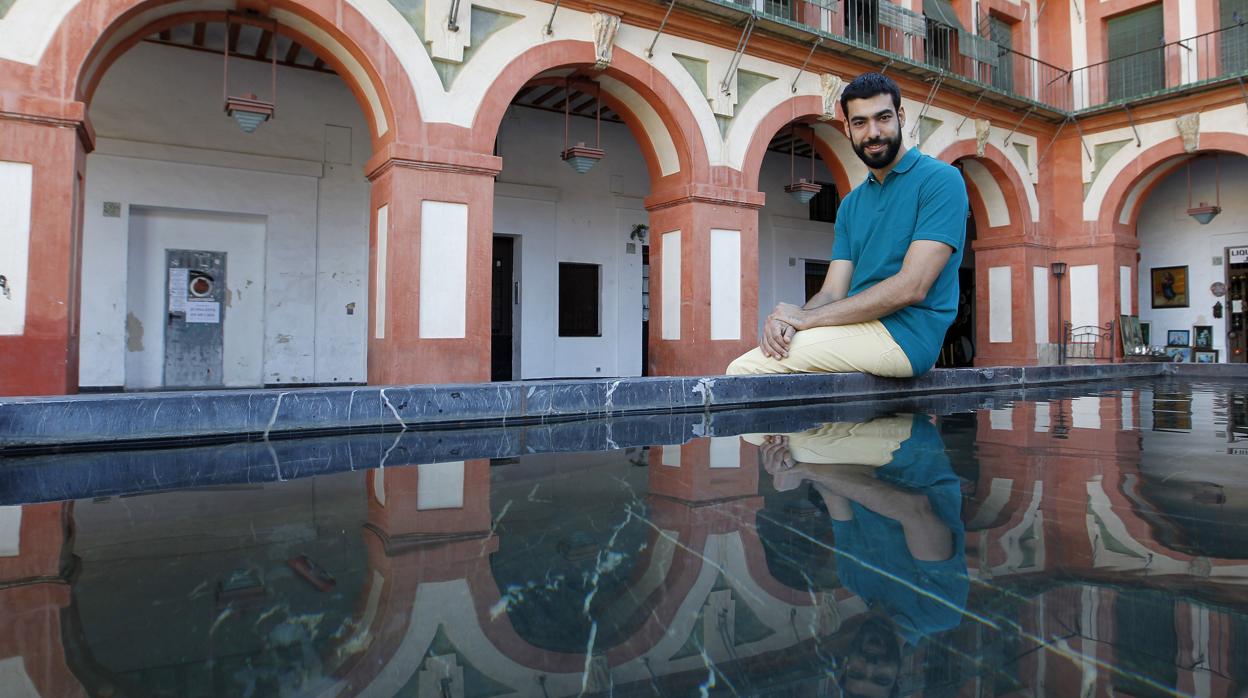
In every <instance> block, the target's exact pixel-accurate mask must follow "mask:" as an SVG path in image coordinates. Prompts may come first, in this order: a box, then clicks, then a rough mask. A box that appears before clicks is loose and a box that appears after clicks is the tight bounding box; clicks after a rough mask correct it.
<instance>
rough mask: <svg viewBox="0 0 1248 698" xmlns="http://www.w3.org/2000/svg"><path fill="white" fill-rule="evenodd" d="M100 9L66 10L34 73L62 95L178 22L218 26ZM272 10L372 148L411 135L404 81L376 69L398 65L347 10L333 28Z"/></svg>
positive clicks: (207, 17) (135, 1)
mask: <svg viewBox="0 0 1248 698" xmlns="http://www.w3.org/2000/svg"><path fill="white" fill-rule="evenodd" d="M101 4H105V3H85V2H84V3H81V4H79V5H78V6H76V7H75V8H74V9H73V10H71V11H70V12H69V13H68V14H67V15H66V17H65V19H64V20H63V21H62V22H61V24H60V26H59V27H58V28H57V29H56V31H55V33H54V35H53V37H52V40H51V42H50V43H49V45H48V46H47V48H46V49H45V50H44V54H43V55H44V62H42V63H41V64H40V65H39V66H38V68H37V69H36V74H38V73H47V74H48V75H49V76H55V77H54V78H53V80H54V81H56V82H62V84H61V93H62V94H64V95H66V96H68V97H71V98H72V99H77V100H82V101H84V102H86V101H89V100H90V99H91V96H92V94H93V93H94V90H95V88H96V87H97V86H98V84H99V81H100V79H101V77H102V76H103V75H104V73H105V72H106V71H107V70H108V68H109V66H111V65H112V63H113V62H114V61H115V60H116V59H117V58H118V57H120V56H121V54H123V53H125V52H126V51H127V50H128V49H129V48H131V47H132V46H134V45H135V44H136V43H138V42H139V41H141V40H142V39H143V38H144V37H145V36H149V35H150V34H151V33H152V32H155V31H159V30H161V29H164V28H167V27H171V26H173V25H175V24H179V23H182V22H187V21H224V19H225V13H224V12H221V11H216V12H192V13H184V12H179V10H180V9H181V8H179V7H176V6H171V5H170V4H169V3H162V2H157V1H155V0H116V1H114V2H112V3H109V4H108V5H107V10H106V11H100V8H99V7H97V6H98V5H101ZM271 6H272V9H271V11H270V13H269V14H270V15H271V17H272V18H274V19H277V20H278V21H279V23H280V25H281V31H282V33H285V34H287V35H289V36H292V37H293V38H294V39H295V40H296V41H298V42H299V43H301V44H304V45H306V46H308V47H309V48H310V49H312V50H313V51H314V52H315V53H316V54H317V56H318V57H319V58H321V59H322V60H324V61H325V63H326V64H328V65H329V66H330V67H332V68H333V69H334V70H335V71H336V72H337V73H338V75H339V76H340V77H341V78H342V80H343V81H344V82H345V83H346V84H347V86H348V87H349V88H350V89H351V91H352V92H353V93H354V94H355V96H356V99H357V101H358V102H359V104H360V106H361V108H362V109H363V110H364V113H365V115H366V116H367V120H368V122H369V125H370V129H371V131H372V136H373V141H374V148H376V147H377V146H378V145H380V144H381V143H382V142H385V141H390V140H396V139H398V140H401V139H403V138H404V136H405V135H406V136H407V137H408V138H411V137H412V136H413V133H414V129H415V127H416V126H418V124H419V120H420V119H419V109H418V107H417V104H416V99H415V95H414V94H413V92H412V90H411V86H410V82H409V81H408V80H407V79H406V76H405V75H404V74H402V72H400V71H394V70H392V71H389V73H387V74H386V75H384V76H383V74H382V73H381V72H379V71H378V70H377V68H376V66H378V65H381V66H387V65H398V60H397V58H396V57H395V56H394V54H393V52H391V51H390V49H389V47H388V45H387V44H386V42H385V41H384V39H383V38H382V37H381V36H380V34H378V33H377V31H376V30H375V29H374V28H373V27H372V25H371V24H369V23H368V21H367V20H365V19H364V18H362V17H360V16H359V15H358V13H357V12H356V11H355V10H354V9H353V8H352V7H351V5H350V4H349V3H347V4H344V5H343V6H342V8H341V9H340V12H343V13H344V14H350V15H355V16H354V17H350V19H351V21H345V20H346V19H347V18H344V21H341V22H339V23H338V24H337V25H336V24H334V23H333V22H332V21H331V20H329V19H327V18H325V17H322V16H320V15H319V14H318V13H317V12H316V11H314V10H310V9H309V8H307V7H305V6H304V4H303V3H301V2H295V1H294V0H274V1H273V2H272V3H271ZM343 27H346V28H349V29H344V28H343ZM364 47H367V50H366V49H365V48H364ZM59 64H68V65H71V66H76V67H77V69H76V70H75V71H73V72H71V73H70V74H68V75H66V76H61V75H59V72H58V70H57V67H56V66H57V65H59ZM32 77H33V76H32ZM400 114H402V115H403V118H401V119H400V118H399V116H398V115H400Z"/></svg>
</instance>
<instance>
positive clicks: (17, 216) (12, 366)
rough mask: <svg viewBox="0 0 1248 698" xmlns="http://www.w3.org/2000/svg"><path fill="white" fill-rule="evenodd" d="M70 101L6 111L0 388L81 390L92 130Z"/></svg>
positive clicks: (0, 219)
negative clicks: (44, 110)
mask: <svg viewBox="0 0 1248 698" xmlns="http://www.w3.org/2000/svg"><path fill="white" fill-rule="evenodd" d="M70 107H72V108H69V111H70V112H71V113H70V114H68V115H57V116H40V115H29V114H23V115H20V116H19V115H15V114H10V113H3V112H0V250H3V251H4V252H3V256H0V275H4V277H5V288H4V289H0V395H64V394H68V393H76V392H77V391H78V312H79V311H78V306H79V288H80V284H79V279H80V265H81V258H82V224H81V222H82V210H81V207H82V191H83V177H84V174H85V162H86V153H87V152H88V151H89V150H90V149H91V147H92V146H91V142H92V137H91V135H90V129H89V127H88V126H87V125H86V124H85V122H84V120H83V116H82V114H83V105H82V104H81V103H78V102H75V103H72V104H71V105H70ZM75 114H76V117H75ZM14 252H15V254H14ZM101 271H102V272H103V273H107V270H101Z"/></svg>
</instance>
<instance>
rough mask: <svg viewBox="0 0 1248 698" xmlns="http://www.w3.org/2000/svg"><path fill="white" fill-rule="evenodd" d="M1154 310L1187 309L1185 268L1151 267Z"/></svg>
mask: <svg viewBox="0 0 1248 698" xmlns="http://www.w3.org/2000/svg"><path fill="white" fill-rule="evenodd" d="M1152 280H1153V284H1152V290H1153V307H1154V308H1186V307H1187V291H1188V288H1187V267H1185V266H1183V267H1153V269H1152Z"/></svg>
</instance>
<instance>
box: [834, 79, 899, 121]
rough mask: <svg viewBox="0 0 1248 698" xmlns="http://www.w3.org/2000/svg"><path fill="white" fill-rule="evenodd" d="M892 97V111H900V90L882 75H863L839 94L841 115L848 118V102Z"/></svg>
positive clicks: (891, 80)
mask: <svg viewBox="0 0 1248 698" xmlns="http://www.w3.org/2000/svg"><path fill="white" fill-rule="evenodd" d="M883 94H887V95H892V97H893V109H901V88H900V87H897V83H895V82H893V79H892V78H890V77H888V76H887V75H884V74H883V73H863V74H862V75H859V76H858V77H856V78H854V79H853V81H852V82H850V83H849V84H848V85H846V86H845V91H843V92H841V113H842V114H844V115H845V118H846V119H848V118H849V106H848V105H849V100H851V99H871V98H872V97H874V96H876V95H883Z"/></svg>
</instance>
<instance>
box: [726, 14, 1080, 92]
mask: <svg viewBox="0 0 1248 698" xmlns="http://www.w3.org/2000/svg"><path fill="white" fill-rule="evenodd" d="M709 1H710V2H713V3H715V4H718V5H722V6H732V7H737V8H740V9H743V10H746V11H750V12H753V13H754V14H755V15H756V16H757V17H759V18H761V19H768V20H771V21H775V22H780V23H782V24H786V25H789V26H792V27H795V28H800V29H805V30H807V31H809V32H811V33H813V34H815V35H818V36H820V37H822V38H823V39H825V40H831V41H835V42H837V43H840V44H844V45H846V46H848V47H853V48H858V49H865V50H867V51H869V52H872V53H876V54H878V55H879V56H880V57H881V59H883V60H886V61H891V62H901V63H905V64H909V65H911V66H915V67H918V68H926V69H929V70H931V71H932V72H934V73H939V74H944V75H946V76H953V77H957V78H960V79H962V80H963V81H966V82H969V83H972V85H973V86H978V87H980V88H985V89H988V90H993V91H997V92H1000V93H1003V94H1006V95H1009V96H1011V97H1015V98H1018V99H1022V100H1026V101H1030V102H1035V103H1036V104H1037V106H1042V107H1047V106H1050V105H1051V104H1054V103H1062V102H1063V100H1062V94H1061V93H1062V91H1063V90H1065V89H1066V85H1064V84H1063V83H1062V81H1061V80H1060V78H1062V77H1065V76H1066V75H1067V73H1068V71H1067V70H1065V69H1063V68H1059V67H1057V66H1055V65H1051V64H1049V63H1045V62H1044V61H1041V60H1038V59H1036V58H1033V57H1032V56H1028V55H1026V54H1023V53H1019V52H1018V51H1014V50H1012V49H1010V48H1008V47H1004V46H1001V45H999V44H997V43H996V42H994V41H991V40H989V39H988V38H987V37H984V36H980V35H978V34H972V33H970V32H968V31H965V30H964V29H962V28H960V27H954V26H951V25H950V24H948V23H945V22H941V21H938V20H934V19H932V18H930V17H927V16H925V15H923V14H922V13H919V12H915V11H913V10H909V9H906V8H904V7H902V6H900V5H898V4H895V3H892V2H888V1H887V0H709Z"/></svg>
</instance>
